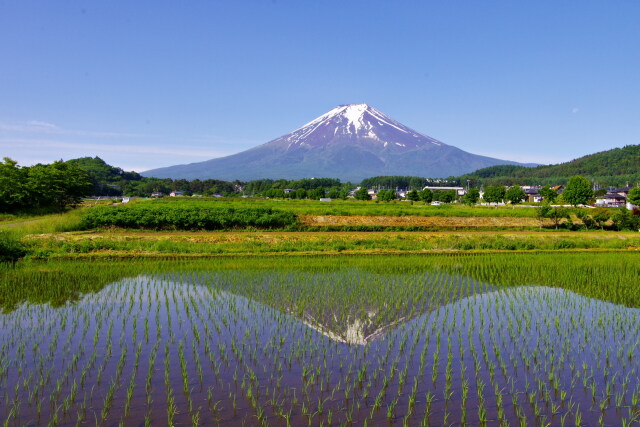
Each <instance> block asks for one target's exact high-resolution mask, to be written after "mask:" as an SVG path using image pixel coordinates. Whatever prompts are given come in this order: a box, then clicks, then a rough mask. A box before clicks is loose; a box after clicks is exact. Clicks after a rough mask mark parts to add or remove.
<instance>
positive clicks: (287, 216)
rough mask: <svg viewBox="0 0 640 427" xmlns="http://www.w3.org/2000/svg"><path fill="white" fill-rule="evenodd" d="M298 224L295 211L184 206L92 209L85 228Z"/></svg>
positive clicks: (228, 226) (86, 217) (189, 227)
mask: <svg viewBox="0 0 640 427" xmlns="http://www.w3.org/2000/svg"><path fill="white" fill-rule="evenodd" d="M296 223H297V218H296V216H295V215H294V214H293V213H291V212H286V211H278V210H275V209H271V208H226V207H225V208H220V207H205V206H197V205H183V206H180V205H178V206H171V205H160V206H140V205H133V206H104V207H97V208H93V209H90V210H88V211H87V212H86V214H85V215H84V216H83V218H82V220H81V228H82V229H91V228H97V227H120V228H142V229H153V230H220V229H227V228H246V227H256V228H281V227H285V226H289V225H294V224H296Z"/></svg>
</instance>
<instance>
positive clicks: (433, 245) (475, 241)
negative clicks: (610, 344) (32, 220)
mask: <svg viewBox="0 0 640 427" xmlns="http://www.w3.org/2000/svg"><path fill="white" fill-rule="evenodd" d="M26 241H27V242H28V243H29V244H32V245H33V246H34V247H35V248H36V249H35V250H34V253H33V256H34V257H39V258H52V257H53V258H55V257H140V256H146V257H154V256H160V257H167V256H169V257H179V256H217V255H260V254H262V255H269V254H271V255H279V256H284V255H310V254H323V253H324V254H327V253H343V254H384V253H439V252H443V251H446V252H467V251H473V252H484V251H575V250H580V251H631V252H637V251H638V250H639V249H640V235H639V234H638V233H633V232H590V233H576V232H555V231H553V232H551V231H550V232H537V231H475V232H472V231H459V232H403V231H385V232H321V231H317V232H281V231H269V232H261V231H255V232H246V231H240V232H232V231H231V232H229V231H220V232H181V231H167V232H159V231H131V230H107V231H87V232H66V233H45V234H39V235H33V236H30V237H28V238H27V239H26Z"/></svg>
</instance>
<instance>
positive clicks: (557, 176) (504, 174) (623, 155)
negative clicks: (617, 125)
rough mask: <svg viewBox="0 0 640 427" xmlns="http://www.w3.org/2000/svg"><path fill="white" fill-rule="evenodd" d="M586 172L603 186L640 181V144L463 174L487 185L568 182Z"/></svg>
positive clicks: (465, 177)
mask: <svg viewBox="0 0 640 427" xmlns="http://www.w3.org/2000/svg"><path fill="white" fill-rule="evenodd" d="M574 175H582V176H584V177H586V178H589V179H590V180H592V181H596V182H598V183H599V184H601V185H603V186H623V185H626V183H627V182H629V183H636V182H639V181H640V145H627V146H625V147H622V148H614V149H613V150H607V151H602V152H600V153H594V154H589V155H587V156H584V157H580V158H578V159H575V160H571V161H570V162H566V163H560V164H557V165H542V166H537V167H533V168H531V167H522V166H515V165H500V166H491V167H488V168H483V169H478V170H477V171H475V172H472V173H469V174H466V175H462V176H461V177H460V180H461V181H462V182H464V180H466V179H468V180H474V181H480V182H482V183H483V184H484V185H512V184H520V185H535V184H540V185H544V184H565V183H566V182H567V181H568V180H569V178H570V177H572V176H574Z"/></svg>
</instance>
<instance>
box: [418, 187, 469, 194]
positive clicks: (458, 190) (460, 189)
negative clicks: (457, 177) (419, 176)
mask: <svg viewBox="0 0 640 427" xmlns="http://www.w3.org/2000/svg"><path fill="white" fill-rule="evenodd" d="M423 190H431V191H445V190H455V192H456V194H457V195H458V196H464V195H465V194H467V190H466V189H465V188H464V187H430V186H426V187H424V188H423Z"/></svg>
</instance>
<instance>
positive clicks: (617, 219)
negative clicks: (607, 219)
mask: <svg viewBox="0 0 640 427" xmlns="http://www.w3.org/2000/svg"><path fill="white" fill-rule="evenodd" d="M611 219H612V221H613V226H614V227H615V228H616V229H617V230H620V231H622V230H631V231H640V210H638V209H634V210H633V211H629V210H627V209H624V208H622V209H618V210H617V212H616V213H614V214H613V216H612V218H611Z"/></svg>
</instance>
